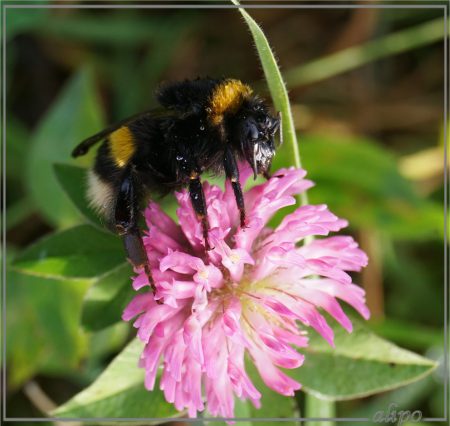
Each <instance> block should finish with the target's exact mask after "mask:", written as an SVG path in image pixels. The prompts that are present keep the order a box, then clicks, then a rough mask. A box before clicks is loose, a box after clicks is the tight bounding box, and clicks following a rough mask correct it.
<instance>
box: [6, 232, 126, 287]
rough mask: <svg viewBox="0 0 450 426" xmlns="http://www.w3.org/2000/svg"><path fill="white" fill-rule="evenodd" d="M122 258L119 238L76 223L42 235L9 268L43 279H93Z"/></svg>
mask: <svg viewBox="0 0 450 426" xmlns="http://www.w3.org/2000/svg"><path fill="white" fill-rule="evenodd" d="M124 259H125V254H124V251H123V248H122V244H121V242H120V239H119V238H117V237H116V236H114V235H111V234H107V233H105V232H102V231H99V230H97V229H96V228H94V227H92V226H90V225H79V226H76V227H73V228H70V229H67V230H65V231H61V232H59V233H55V234H51V235H49V236H47V237H44V238H42V239H41V240H39V241H38V242H37V243H35V244H33V245H31V246H30V247H28V248H27V249H25V250H24V251H23V252H22V253H21V254H20V255H19V256H18V257H17V258H16V259H15V261H14V262H13V267H14V268H15V269H16V270H19V271H21V272H23V273H26V274H30V275H36V276H41V277H44V278H63V279H80V278H85V279H89V278H91V279H94V278H98V277H101V276H102V275H103V274H105V273H107V272H109V271H111V270H112V269H115V268H117V267H118V266H119V265H121V264H122V263H123V262H124Z"/></svg>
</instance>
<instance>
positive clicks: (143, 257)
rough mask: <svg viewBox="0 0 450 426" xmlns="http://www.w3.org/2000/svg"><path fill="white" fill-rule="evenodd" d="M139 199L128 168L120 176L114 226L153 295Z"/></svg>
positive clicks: (154, 288)
mask: <svg viewBox="0 0 450 426" xmlns="http://www.w3.org/2000/svg"><path fill="white" fill-rule="evenodd" d="M139 201H140V196H139V192H138V189H137V183H136V181H135V177H134V175H133V173H132V171H131V169H130V168H128V169H127V170H126V171H125V172H124V175H123V177H122V181H121V183H120V188H119V191H118V195H117V199H116V204H115V208H114V222H115V227H116V230H117V233H118V234H119V235H120V236H121V237H122V240H123V243H124V247H125V251H126V253H127V257H128V259H129V261H130V262H131V264H132V265H133V266H134V267H135V268H142V267H143V268H144V270H145V273H146V275H147V277H148V281H149V283H150V286H151V288H152V291H153V295H156V285H155V281H154V280H153V276H152V273H151V270H150V266H149V263H148V257H147V253H146V251H145V247H144V242H143V241H142V235H141V232H140V230H139V226H138V215H139ZM157 303H163V301H161V300H157Z"/></svg>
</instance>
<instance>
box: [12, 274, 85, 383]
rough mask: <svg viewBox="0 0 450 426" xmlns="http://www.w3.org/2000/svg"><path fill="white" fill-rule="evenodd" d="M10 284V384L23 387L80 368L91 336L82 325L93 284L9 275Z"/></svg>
mask: <svg viewBox="0 0 450 426" xmlns="http://www.w3.org/2000/svg"><path fill="white" fill-rule="evenodd" d="M5 285H6V286H7V288H6V291H7V304H6V321H7V325H8V332H7V333H6V342H7V345H6V348H7V362H8V383H9V385H10V386H12V387H16V386H20V385H21V384H22V383H23V382H24V381H26V380H27V379H29V378H30V377H31V376H33V375H34V374H36V373H40V372H42V373H46V374H53V375H55V374H57V375H66V374H67V373H68V372H69V371H70V370H72V371H73V370H75V369H76V368H77V367H78V366H79V363H80V361H81V358H82V357H83V356H84V355H85V353H86V345H87V341H86V336H85V335H84V334H83V333H82V331H81V330H80V328H79V326H78V325H79V315H80V309H81V302H82V299H83V295H84V293H85V291H86V287H87V285H88V284H87V283H86V282H83V281H71V282H67V281H55V280H48V279H43V278H39V277H31V276H27V275H23V274H20V273H17V272H13V271H9V272H8V274H7V280H6V284H5Z"/></svg>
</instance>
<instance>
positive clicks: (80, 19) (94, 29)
mask: <svg viewBox="0 0 450 426" xmlns="http://www.w3.org/2000/svg"><path fill="white" fill-rule="evenodd" d="M184 20H185V19H184ZM182 24H183V16H181V15H179V16H172V17H167V18H165V19H163V20H162V19H159V18H152V17H148V16H147V17H145V18H143V17H141V16H137V15H133V14H128V15H126V14H124V13H116V14H109V15H102V16H100V15H98V14H97V16H95V15H93V14H92V15H67V16H62V17H59V19H52V20H49V21H48V22H45V23H43V25H42V26H41V27H39V28H38V30H39V35H40V36H43V35H47V36H56V37H58V38H59V39H65V40H74V41H79V42H80V41H81V42H86V43H95V44H103V45H113V46H115V47H117V46H126V47H130V46H132V45H135V44H137V43H149V42H151V41H152V40H154V41H156V40H159V37H160V35H161V33H162V32H165V31H167V29H168V28H169V29H173V28H177V27H178V26H180V25H182Z"/></svg>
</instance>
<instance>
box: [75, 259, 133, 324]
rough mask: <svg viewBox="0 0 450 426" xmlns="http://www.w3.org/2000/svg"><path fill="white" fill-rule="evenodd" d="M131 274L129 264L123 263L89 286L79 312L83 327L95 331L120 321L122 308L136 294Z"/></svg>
mask: <svg viewBox="0 0 450 426" xmlns="http://www.w3.org/2000/svg"><path fill="white" fill-rule="evenodd" d="M131 275H132V270H131V266H130V265H129V264H128V263H124V264H122V265H120V266H119V267H117V268H116V269H114V270H113V271H111V272H110V273H108V274H105V275H104V276H103V277H101V278H100V279H99V280H98V281H96V282H95V283H94V284H93V285H92V286H91V287H90V288H89V290H88V292H87V294H86V296H85V298H84V303H83V310H82V313H81V325H82V326H83V327H84V328H86V329H87V330H90V331H96V330H101V329H103V328H105V327H108V326H110V325H112V324H114V323H116V322H118V321H121V315H122V312H123V310H124V309H125V307H126V306H127V304H128V303H129V302H130V301H131V299H132V298H133V296H134V295H135V294H136V292H135V291H134V290H133V287H132V286H131V279H130V277H131Z"/></svg>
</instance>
